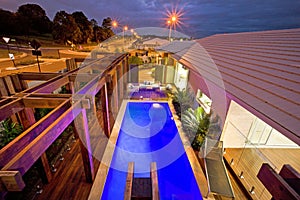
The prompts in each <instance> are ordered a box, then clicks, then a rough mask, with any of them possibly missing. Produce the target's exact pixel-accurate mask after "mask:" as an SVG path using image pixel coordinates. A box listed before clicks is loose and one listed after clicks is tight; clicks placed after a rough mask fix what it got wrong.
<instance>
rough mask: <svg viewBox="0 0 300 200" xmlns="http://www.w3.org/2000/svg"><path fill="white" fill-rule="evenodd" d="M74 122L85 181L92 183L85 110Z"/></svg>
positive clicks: (91, 161)
mask: <svg viewBox="0 0 300 200" xmlns="http://www.w3.org/2000/svg"><path fill="white" fill-rule="evenodd" d="M75 120H76V126H75V134H77V135H79V138H80V141H79V143H80V149H81V155H82V161H83V167H84V172H85V177H86V181H87V182H89V183H92V182H93V180H94V178H95V170H94V163H93V156H92V148H91V142H90V135H89V127H88V120H87V115H86V110H85V109H82V111H81V114H80V115H78V117H77V118H76V119H75Z"/></svg>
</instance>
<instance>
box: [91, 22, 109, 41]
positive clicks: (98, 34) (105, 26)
mask: <svg viewBox="0 0 300 200" xmlns="http://www.w3.org/2000/svg"><path fill="white" fill-rule="evenodd" d="M111 22H112V20H111V18H110V17H107V18H105V19H103V22H102V26H101V27H100V26H98V23H97V21H96V20H95V19H92V20H91V23H92V25H93V31H94V41H95V42H102V41H105V40H107V39H108V38H110V37H112V36H114V35H115V34H114V32H113V31H112V30H111Z"/></svg>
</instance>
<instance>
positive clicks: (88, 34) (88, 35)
mask: <svg viewBox="0 0 300 200" xmlns="http://www.w3.org/2000/svg"><path fill="white" fill-rule="evenodd" d="M72 17H73V18H74V19H75V22H76V24H77V26H78V27H79V29H80V31H81V33H82V40H81V41H79V42H80V43H87V42H88V41H89V40H91V39H92V38H93V24H92V22H90V21H89V20H88V18H87V17H86V16H85V15H84V14H83V12H79V11H77V12H74V13H72Z"/></svg>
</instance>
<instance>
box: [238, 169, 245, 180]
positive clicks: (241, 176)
mask: <svg viewBox="0 0 300 200" xmlns="http://www.w3.org/2000/svg"><path fill="white" fill-rule="evenodd" d="M239 177H240V178H241V179H243V178H245V177H244V172H243V171H241V173H240V175H239Z"/></svg>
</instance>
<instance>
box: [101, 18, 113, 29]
mask: <svg viewBox="0 0 300 200" xmlns="http://www.w3.org/2000/svg"><path fill="white" fill-rule="evenodd" d="M111 23H112V19H111V18H110V17H106V18H104V19H103V21H102V27H103V28H105V29H110V28H111V25H112V24H111Z"/></svg>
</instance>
